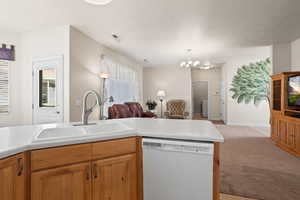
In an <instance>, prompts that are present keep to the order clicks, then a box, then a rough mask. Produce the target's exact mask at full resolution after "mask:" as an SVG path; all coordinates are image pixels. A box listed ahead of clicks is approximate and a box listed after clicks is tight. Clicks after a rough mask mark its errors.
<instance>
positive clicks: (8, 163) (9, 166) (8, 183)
mask: <svg viewBox="0 0 300 200" xmlns="http://www.w3.org/2000/svg"><path fill="white" fill-rule="evenodd" d="M0 199H1V200H2V199H3V200H4V199H5V200H24V199H25V175H24V155H23V154H21V155H18V156H14V157H10V158H6V159H2V160H0Z"/></svg>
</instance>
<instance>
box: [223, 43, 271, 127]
mask: <svg viewBox="0 0 300 200" xmlns="http://www.w3.org/2000/svg"><path fill="white" fill-rule="evenodd" d="M270 56H271V48H270V47H257V48H247V49H239V50H238V51H235V52H234V54H232V56H230V57H227V58H226V64H225V65H224V72H223V73H224V75H223V76H226V83H225V90H226V101H227V108H226V112H227V113H226V115H227V116H226V123H227V124H229V125H250V126H268V125H269V114H270V112H269V107H268V104H267V103H266V102H263V103H261V104H260V105H259V106H258V107H256V106H255V105H254V104H253V103H251V104H248V105H246V104H244V103H241V104H238V103H237V101H236V100H234V99H232V98H231V97H232V95H233V94H232V92H230V91H229V89H230V88H231V82H232V79H233V77H234V75H235V74H236V72H237V70H238V68H239V67H241V66H243V65H247V64H249V63H250V62H256V61H259V60H262V59H266V58H268V57H270Z"/></svg>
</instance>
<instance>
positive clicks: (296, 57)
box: [291, 38, 300, 71]
mask: <svg viewBox="0 0 300 200" xmlns="http://www.w3.org/2000/svg"><path fill="white" fill-rule="evenodd" d="M291 46H292V58H291V60H292V61H291V63H292V71H300V38H299V39H298V40H295V41H294V42H292V44H291Z"/></svg>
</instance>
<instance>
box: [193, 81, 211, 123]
mask: <svg viewBox="0 0 300 200" xmlns="http://www.w3.org/2000/svg"><path fill="white" fill-rule="evenodd" d="M192 87H193V104H194V105H193V115H194V118H197V119H198V118H199V119H209V106H208V104H209V95H208V87H209V84H208V81H194V82H193V83H192Z"/></svg>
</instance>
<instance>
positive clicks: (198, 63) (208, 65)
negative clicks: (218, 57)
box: [180, 49, 214, 69]
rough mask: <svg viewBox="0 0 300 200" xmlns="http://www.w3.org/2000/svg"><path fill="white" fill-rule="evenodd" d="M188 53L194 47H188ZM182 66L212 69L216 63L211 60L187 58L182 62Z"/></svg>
mask: <svg viewBox="0 0 300 200" xmlns="http://www.w3.org/2000/svg"><path fill="white" fill-rule="evenodd" d="M187 52H188V53H191V52H192V49H187ZM180 67H182V68H197V69H211V68H214V65H212V64H211V62H209V61H206V62H204V63H202V62H201V61H200V60H193V59H187V60H183V61H181V62H180Z"/></svg>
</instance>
